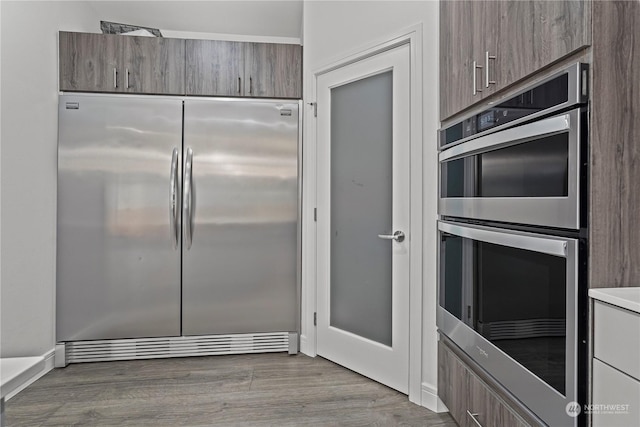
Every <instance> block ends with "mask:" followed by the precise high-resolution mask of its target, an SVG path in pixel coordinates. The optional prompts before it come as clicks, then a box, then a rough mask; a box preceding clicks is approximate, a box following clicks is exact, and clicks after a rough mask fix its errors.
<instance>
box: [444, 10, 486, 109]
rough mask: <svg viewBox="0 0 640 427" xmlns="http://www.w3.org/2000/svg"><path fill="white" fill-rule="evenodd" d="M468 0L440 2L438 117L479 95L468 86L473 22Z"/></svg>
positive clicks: (477, 98)
mask: <svg viewBox="0 0 640 427" xmlns="http://www.w3.org/2000/svg"><path fill="white" fill-rule="evenodd" d="M473 3H475V2H471V1H441V2H440V28H442V30H441V35H440V117H441V118H442V119H445V118H447V117H449V116H451V115H453V114H455V113H456V112H458V111H461V110H463V109H464V108H466V107H467V106H469V105H471V104H473V103H474V102H476V101H477V100H479V99H480V98H479V97H474V95H473V86H472V78H473V77H472V73H473V72H474V70H473V68H472V62H473V46H474V45H473V31H470V29H471V28H472V23H473V16H472V4H473Z"/></svg>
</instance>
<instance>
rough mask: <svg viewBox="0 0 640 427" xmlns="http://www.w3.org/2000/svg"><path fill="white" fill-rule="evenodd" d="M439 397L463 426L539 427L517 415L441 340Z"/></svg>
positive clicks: (439, 349)
mask: <svg viewBox="0 0 640 427" xmlns="http://www.w3.org/2000/svg"><path fill="white" fill-rule="evenodd" d="M438 396H439V397H440V399H442V402H443V403H444V404H445V405H447V408H448V409H449V412H450V413H451V416H452V417H453V419H454V420H456V422H457V423H458V425H459V426H460V427H477V425H483V426H509V427H528V426H531V425H534V426H537V424H536V423H531V424H530V423H528V422H526V421H525V420H524V419H523V418H521V417H520V416H519V415H518V414H516V412H514V411H513V410H512V409H511V408H510V407H509V406H508V405H507V403H506V402H505V401H504V400H502V399H501V398H499V397H498V396H497V395H496V394H495V393H494V392H493V391H491V389H490V388H489V386H487V385H486V384H485V382H484V381H482V380H481V379H480V378H479V377H478V376H477V375H476V374H475V373H474V372H473V371H471V370H470V369H469V368H468V367H467V366H465V364H464V363H463V362H462V361H461V360H460V358H458V356H456V354H455V353H454V352H453V351H452V349H451V348H450V347H449V346H448V345H447V344H444V343H443V342H442V341H439V342H438ZM472 416H473V418H475V419H476V421H477V423H476V421H474V420H473V418H472ZM478 423H479V424H478Z"/></svg>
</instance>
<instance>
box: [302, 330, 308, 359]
mask: <svg viewBox="0 0 640 427" xmlns="http://www.w3.org/2000/svg"><path fill="white" fill-rule="evenodd" d="M300 353H302V354H306V355H307V356H309V344H308V343H307V336H306V335H302V334H300Z"/></svg>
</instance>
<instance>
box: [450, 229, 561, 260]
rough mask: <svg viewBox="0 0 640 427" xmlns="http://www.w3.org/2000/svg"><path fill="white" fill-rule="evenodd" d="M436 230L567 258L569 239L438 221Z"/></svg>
mask: <svg viewBox="0 0 640 427" xmlns="http://www.w3.org/2000/svg"><path fill="white" fill-rule="evenodd" d="M438 230H440V231H443V232H445V233H449V234H453V235H455V236H460V237H463V238H466V239H471V240H477V241H480V242H486V243H494V244H496V245H500V246H507V247H510V248H516V249H523V250H525V251H530V252H538V253H543V254H547V255H553V256H557V257H561V258H567V248H568V246H569V242H570V240H569V239H566V240H563V239H556V238H546V237H537V236H524V235H522V234H519V233H518V232H513V231H510V230H503V229H500V228H497V229H496V228H487V227H481V226H466V225H460V224H458V223H452V222H447V221H438Z"/></svg>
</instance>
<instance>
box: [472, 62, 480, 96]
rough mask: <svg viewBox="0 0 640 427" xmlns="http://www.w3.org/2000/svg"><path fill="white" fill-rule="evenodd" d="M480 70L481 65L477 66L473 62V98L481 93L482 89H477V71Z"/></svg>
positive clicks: (476, 63)
mask: <svg viewBox="0 0 640 427" xmlns="http://www.w3.org/2000/svg"><path fill="white" fill-rule="evenodd" d="M479 69H480V70H482V65H478V62H477V61H473V96H476V95H477V94H478V92H482V89H479V88H478V76H477V73H478V70H479Z"/></svg>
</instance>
